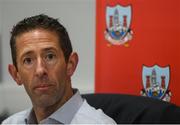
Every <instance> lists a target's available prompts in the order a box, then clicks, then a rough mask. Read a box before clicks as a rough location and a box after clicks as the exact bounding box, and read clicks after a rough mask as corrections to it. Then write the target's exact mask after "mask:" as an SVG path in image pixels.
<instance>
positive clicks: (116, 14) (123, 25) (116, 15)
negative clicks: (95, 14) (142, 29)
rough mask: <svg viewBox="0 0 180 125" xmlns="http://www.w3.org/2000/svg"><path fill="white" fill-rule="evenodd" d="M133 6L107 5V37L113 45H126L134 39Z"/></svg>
mask: <svg viewBox="0 0 180 125" xmlns="http://www.w3.org/2000/svg"><path fill="white" fill-rule="evenodd" d="M130 24H131V6H130V5H129V6H126V7H123V6H121V5H116V6H114V7H109V6H107V7H106V31H105V39H106V40H107V41H108V42H109V43H111V44H112V45H125V46H128V42H129V41H130V40H131V39H132V35H133V32H132V30H131V28H130Z"/></svg>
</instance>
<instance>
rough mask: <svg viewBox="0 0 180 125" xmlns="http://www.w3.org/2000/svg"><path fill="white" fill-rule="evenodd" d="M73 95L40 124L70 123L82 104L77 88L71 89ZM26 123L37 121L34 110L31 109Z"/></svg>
mask: <svg viewBox="0 0 180 125" xmlns="http://www.w3.org/2000/svg"><path fill="white" fill-rule="evenodd" d="M73 92H74V95H73V96H72V97H71V98H70V99H69V100H68V101H67V102H66V103H65V104H64V105H63V106H61V107H60V108H59V109H58V110H57V111H55V112H54V113H53V114H51V115H50V116H49V117H48V118H46V119H44V120H42V121H41V122H40V123H42V124H50V123H63V124H70V123H71V121H72V119H73V117H74V116H75V114H76V112H77V111H78V110H79V108H80V107H81V105H82V104H83V99H82V97H81V95H80V93H79V91H78V90H77V89H73ZM26 121H27V123H29V124H31V123H34V122H35V123H37V120H36V117H35V114H34V111H33V110H32V111H31V112H30V114H29V117H28V118H27V120H26Z"/></svg>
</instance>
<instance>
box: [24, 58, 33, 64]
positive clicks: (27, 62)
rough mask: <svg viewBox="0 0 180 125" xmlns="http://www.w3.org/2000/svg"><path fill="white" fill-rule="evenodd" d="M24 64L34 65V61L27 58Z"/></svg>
mask: <svg viewBox="0 0 180 125" xmlns="http://www.w3.org/2000/svg"><path fill="white" fill-rule="evenodd" d="M23 64H26V65H30V64H32V59H31V58H25V59H24V60H23Z"/></svg>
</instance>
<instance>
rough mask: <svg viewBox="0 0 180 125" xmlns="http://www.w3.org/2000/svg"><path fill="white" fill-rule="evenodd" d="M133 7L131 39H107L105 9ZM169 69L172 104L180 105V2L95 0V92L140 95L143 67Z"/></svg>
mask: <svg viewBox="0 0 180 125" xmlns="http://www.w3.org/2000/svg"><path fill="white" fill-rule="evenodd" d="M116 5H121V6H127V5H131V23H130V28H131V29H132V31H133V34H132V39H131V40H129V42H128V46H126V45H113V44H111V43H109V42H108V40H106V39H105V30H106V28H107V25H106V7H107V6H111V7H113V6H116ZM155 64H157V65H159V66H162V67H163V66H167V65H169V66H170V72H169V74H170V80H169V86H168V89H169V90H170V91H171V93H172V96H171V102H173V103H176V104H177V105H180V0H97V1H96V69H95V92H96V93H105V92H106V93H124V94H133V95H140V91H141V89H142V88H143V84H142V67H143V65H147V66H153V65H155Z"/></svg>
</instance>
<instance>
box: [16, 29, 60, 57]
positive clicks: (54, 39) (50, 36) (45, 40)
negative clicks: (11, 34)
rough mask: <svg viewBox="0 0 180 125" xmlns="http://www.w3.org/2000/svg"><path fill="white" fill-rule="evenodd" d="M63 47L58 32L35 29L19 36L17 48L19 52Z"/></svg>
mask: <svg viewBox="0 0 180 125" xmlns="http://www.w3.org/2000/svg"><path fill="white" fill-rule="evenodd" d="M49 47H51V48H55V49H61V47H60V45H59V37H58V35H57V33H55V32H53V31H48V30H44V29H35V30H32V31H29V32H25V33H22V34H20V35H19V36H17V38H16V49H17V54H19V53H24V52H27V51H32V50H40V49H45V48H49Z"/></svg>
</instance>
